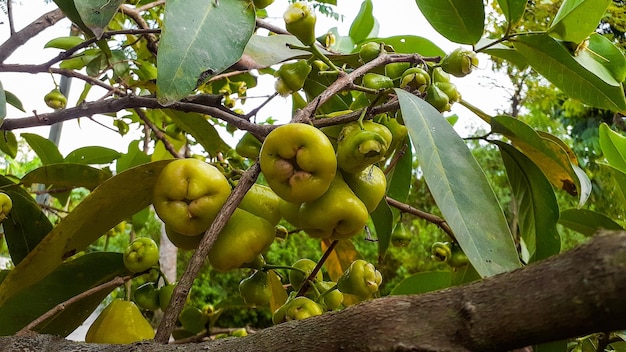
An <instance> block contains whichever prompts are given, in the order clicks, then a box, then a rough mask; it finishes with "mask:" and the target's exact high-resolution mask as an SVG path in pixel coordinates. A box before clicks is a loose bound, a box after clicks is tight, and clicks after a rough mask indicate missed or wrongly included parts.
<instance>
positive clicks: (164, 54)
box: [157, 0, 255, 104]
mask: <svg viewBox="0 0 626 352" xmlns="http://www.w3.org/2000/svg"><path fill="white" fill-rule="evenodd" d="M163 27H164V31H163V33H162V35H161V41H160V42H159V55H158V56H157V67H158V68H159V70H158V78H157V97H158V99H159V101H160V102H161V103H164V104H168V103H172V102H174V101H177V100H179V99H181V98H183V97H185V96H186V95H188V94H189V93H191V92H192V91H193V90H194V89H195V88H196V86H197V85H198V84H199V83H202V82H204V81H206V80H207V79H209V78H210V77H212V76H214V75H216V74H218V73H220V72H222V71H224V70H225V69H227V68H228V67H230V66H231V65H232V64H234V63H235V62H237V61H238V60H239V59H240V58H241V55H242V54H243V50H244V48H245V47H246V44H247V43H248V40H249V39H250V36H251V35H252V31H253V30H254V27H255V14H254V6H250V3H249V2H247V1H240V0H220V1H219V2H217V1H206V0H172V1H168V2H167V4H166V5H165V18H164V20H163Z"/></svg>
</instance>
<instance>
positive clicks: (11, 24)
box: [7, 0, 15, 36]
mask: <svg viewBox="0 0 626 352" xmlns="http://www.w3.org/2000/svg"><path fill="white" fill-rule="evenodd" d="M7 16H8V17H9V33H10V35H11V36H13V35H14V34H15V23H14V22H13V3H12V2H11V0H7Z"/></svg>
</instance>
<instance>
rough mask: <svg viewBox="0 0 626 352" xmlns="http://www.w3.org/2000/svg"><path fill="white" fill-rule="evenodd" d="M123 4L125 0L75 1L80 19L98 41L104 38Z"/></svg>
mask: <svg viewBox="0 0 626 352" xmlns="http://www.w3.org/2000/svg"><path fill="white" fill-rule="evenodd" d="M123 3H124V0H74V5H75V6H76V11H78V14H79V15H80V18H81V19H82V20H83V22H84V23H85V26H87V27H89V29H91V31H92V32H93V33H94V35H95V36H96V38H97V39H100V38H101V37H102V34H103V33H104V29H105V28H106V27H107V25H108V24H109V22H111V19H112V18H113V16H114V15H115V13H116V12H117V9H118V8H119V7H120V5H121V4H123Z"/></svg>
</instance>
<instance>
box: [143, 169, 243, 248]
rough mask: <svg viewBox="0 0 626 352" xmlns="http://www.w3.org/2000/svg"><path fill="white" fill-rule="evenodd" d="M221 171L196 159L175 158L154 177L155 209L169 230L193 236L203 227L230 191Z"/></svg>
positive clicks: (214, 215)
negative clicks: (155, 178)
mask: <svg viewBox="0 0 626 352" xmlns="http://www.w3.org/2000/svg"><path fill="white" fill-rule="evenodd" d="M230 192H231V187H230V184H229V183H228V180H227V179H226V177H224V175H223V174H222V173H221V172H220V171H219V170H218V169H217V168H216V167H215V166H212V165H209V164H207V163H205V162H203V161H201V160H198V159H178V160H174V161H172V162H171V163H169V164H168V165H167V166H165V168H163V170H162V171H161V174H159V176H158V177H157V180H156V182H155V184H154V190H153V192H152V198H153V204H154V210H155V211H156V213H157V215H158V216H159V217H160V218H161V220H163V222H164V223H165V224H166V225H168V226H169V227H170V228H171V229H172V230H174V231H176V232H179V233H181V234H184V235H189V236H196V235H198V234H199V233H202V232H204V231H206V230H207V229H208V228H209V226H211V223H212V222H213V220H214V219H215V217H216V216H217V213H218V212H219V211H220V209H222V206H223V205H224V203H226V199H227V198H228V196H229V195H230Z"/></svg>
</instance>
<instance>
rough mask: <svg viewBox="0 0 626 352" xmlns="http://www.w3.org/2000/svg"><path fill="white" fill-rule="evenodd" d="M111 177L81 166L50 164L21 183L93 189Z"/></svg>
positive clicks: (38, 169)
mask: <svg viewBox="0 0 626 352" xmlns="http://www.w3.org/2000/svg"><path fill="white" fill-rule="evenodd" d="M110 177H111V172H110V171H108V170H101V169H97V168H95V167H91V166H88V165H83V164H68V163H63V164H51V165H44V166H42V167H39V168H37V169H35V170H33V171H30V172H29V173H27V174H26V175H24V177H22V183H23V184H24V185H26V186H29V185H31V184H33V183H41V184H45V185H54V186H55V187H65V188H76V187H85V188H87V189H90V190H92V189H94V188H96V187H98V186H99V185H100V184H101V183H102V182H104V181H106V180H107V179H108V178H110Z"/></svg>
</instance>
